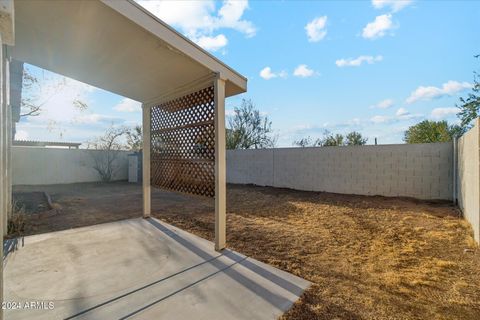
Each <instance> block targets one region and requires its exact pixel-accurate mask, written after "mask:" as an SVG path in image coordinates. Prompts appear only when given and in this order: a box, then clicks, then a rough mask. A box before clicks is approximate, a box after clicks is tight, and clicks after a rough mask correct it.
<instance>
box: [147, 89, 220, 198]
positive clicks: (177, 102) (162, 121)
mask: <svg viewBox="0 0 480 320" xmlns="http://www.w3.org/2000/svg"><path fill="white" fill-rule="evenodd" d="M214 120H215V99H214V88H213V86H212V87H208V88H205V89H202V90H200V91H197V92H194V93H191V94H188V95H185V96H183V97H181V98H177V99H173V100H171V101H169V102H166V103H163V104H161V105H158V106H156V107H153V108H152V109H151V159H150V160H151V185H152V186H154V187H158V188H162V189H167V190H173V191H180V192H185V193H190V194H196V195H202V196H208V197H213V196H214V195H215V123H214Z"/></svg>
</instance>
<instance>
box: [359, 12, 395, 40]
mask: <svg viewBox="0 0 480 320" xmlns="http://www.w3.org/2000/svg"><path fill="white" fill-rule="evenodd" d="M393 28H394V25H393V22H392V15H391V14H382V15H380V16H377V17H375V20H374V21H373V22H370V23H368V24H367V25H366V26H365V28H363V32H362V37H364V38H366V39H377V38H381V37H383V36H384V35H385V34H386V33H387V31H388V30H391V29H393Z"/></svg>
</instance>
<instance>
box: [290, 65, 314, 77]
mask: <svg viewBox="0 0 480 320" xmlns="http://www.w3.org/2000/svg"><path fill="white" fill-rule="evenodd" d="M314 74H315V71H313V70H312V69H310V68H308V66H307V65H306V64H301V65H299V66H298V67H296V68H295V70H294V71H293V75H294V76H296V77H301V78H308V77H311V76H313V75H314Z"/></svg>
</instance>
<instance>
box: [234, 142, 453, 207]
mask: <svg viewBox="0 0 480 320" xmlns="http://www.w3.org/2000/svg"><path fill="white" fill-rule="evenodd" d="M227 181H228V182H229V183H240V184H256V185H261V186H273V187H283V188H292V189H298V190H307V191H326V192H335V193H345V194H363V195H383V196H407V197H414V198H419V199H446V200H451V199H452V198H453V189H452V188H453V144H452V143H430V144H398V145H380V146H351V147H319V148H276V149H265V150H228V152H227Z"/></svg>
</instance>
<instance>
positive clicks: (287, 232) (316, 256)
mask: <svg viewBox="0 0 480 320" xmlns="http://www.w3.org/2000/svg"><path fill="white" fill-rule="evenodd" d="M17 190H20V191H35V190H41V191H47V192H49V194H50V195H51V196H52V198H53V201H54V202H56V203H57V205H59V206H60V207H61V209H60V210H58V214H55V215H53V216H47V217H45V218H43V219H36V220H29V221H28V223H27V229H26V231H25V234H32V233H43V232H49V231H54V230H61V229H68V228H72V227H79V226H83V225H90V224H95V223H103V222H107V221H114V220H120V219H126V218H133V217H138V216H139V215H141V210H139V209H140V208H141V188H140V186H138V185H130V184H126V183H113V184H75V185H67V186H65V185H63V186H37V187H17ZM152 199H153V200H152V208H153V215H154V216H155V217H157V218H160V219H163V220H164V221H166V222H168V223H171V224H173V225H176V226H177V227H180V228H182V229H184V230H187V231H190V232H192V233H195V234H197V235H199V236H202V237H204V238H207V239H210V240H213V230H214V207H213V201H212V199H205V198H201V197H191V196H185V195H178V194H175V193H170V192H163V191H158V190H157V191H154V192H153V196H152ZM227 244H228V246H229V247H230V248H232V249H234V250H237V251H239V252H241V253H243V254H246V255H248V256H251V257H253V258H255V259H258V260H261V261H263V262H266V263H269V264H271V265H273V266H275V267H278V268H281V269H283V270H285V271H288V272H291V273H293V274H296V275H298V276H300V277H303V278H305V279H307V280H309V281H311V282H312V283H313V285H312V287H311V288H310V289H309V290H308V291H307V292H305V294H304V295H303V297H302V298H301V299H300V300H299V301H298V302H297V303H296V304H295V306H294V307H293V308H292V309H291V310H290V311H289V312H287V313H286V314H285V315H284V316H283V318H285V319H480V299H479V297H480V250H479V248H478V246H477V245H476V244H475V242H474V241H473V238H472V230H471V228H470V226H469V225H468V223H466V222H465V221H464V220H463V219H461V218H459V212H458V210H457V209H456V208H455V207H454V206H452V205H451V204H450V203H448V202H427V201H418V200H414V199H403V198H385V197H366V196H353V195H338V194H330V193H318V192H300V191H293V190H284V189H275V188H263V187H253V186H238V185H229V186H228V194H227Z"/></svg>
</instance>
